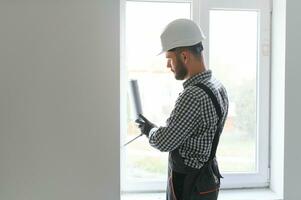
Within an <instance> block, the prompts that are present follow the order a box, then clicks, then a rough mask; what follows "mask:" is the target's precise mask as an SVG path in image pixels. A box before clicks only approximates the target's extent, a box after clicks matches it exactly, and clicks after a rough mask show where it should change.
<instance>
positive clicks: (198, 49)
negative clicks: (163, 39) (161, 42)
mask: <svg viewBox="0 0 301 200" xmlns="http://www.w3.org/2000/svg"><path fill="white" fill-rule="evenodd" d="M203 49H204V48H203V44H202V42H199V43H197V44H195V45H192V46H187V47H176V48H173V49H171V50H169V51H172V52H176V53H180V52H182V51H184V50H188V51H190V52H191V53H192V54H193V55H194V56H196V57H201V55H202V51H203Z"/></svg>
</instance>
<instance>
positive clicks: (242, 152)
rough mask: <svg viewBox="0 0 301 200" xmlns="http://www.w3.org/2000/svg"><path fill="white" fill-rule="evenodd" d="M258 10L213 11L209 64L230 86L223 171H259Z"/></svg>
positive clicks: (222, 141) (221, 149)
mask: <svg viewBox="0 0 301 200" xmlns="http://www.w3.org/2000/svg"><path fill="white" fill-rule="evenodd" d="M257 20H258V13H257V12H256V11H227V10H211V11H210V39H209V63H210V68H211V69H213V71H214V73H215V75H216V76H217V78H218V79H220V80H221V81H222V82H223V83H224V84H225V86H226V88H227V91H228V95H229V102H230V103H229V114H228V119H227V122H226V125H225V129H224V132H223V134H222V136H221V139H220V145H219V149H218V153H217V156H218V159H219V162H220V166H221V170H222V171H223V172H254V171H256V170H257V169H256V142H257V141H256V138H257V134H256V127H257V126H256V115H257V110H256V83H257V81H256V80H257V78H256V73H257V63H258V57H257V48H258V45H257V43H258V28H257V27H258V21H257Z"/></svg>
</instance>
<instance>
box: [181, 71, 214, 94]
mask: <svg viewBox="0 0 301 200" xmlns="http://www.w3.org/2000/svg"><path fill="white" fill-rule="evenodd" d="M211 76H212V72H211V70H210V69H208V70H205V71H203V72H201V73H198V74H196V75H194V76H192V77H190V78H189V79H187V80H186V81H185V82H184V83H183V87H184V89H185V88H186V87H188V86H191V85H195V84H197V83H200V82H204V81H206V80H209V79H211Z"/></svg>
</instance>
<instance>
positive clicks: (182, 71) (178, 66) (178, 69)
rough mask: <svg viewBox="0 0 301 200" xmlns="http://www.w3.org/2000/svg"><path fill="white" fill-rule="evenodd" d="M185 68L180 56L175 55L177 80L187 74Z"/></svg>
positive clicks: (182, 78)
mask: <svg viewBox="0 0 301 200" xmlns="http://www.w3.org/2000/svg"><path fill="white" fill-rule="evenodd" d="M187 73H188V72H187V69H186V67H185V64H184V63H183V61H182V60H181V59H180V56H179V55H177V62H176V67H175V78H176V79H177V80H184V78H185V77H186V76H187Z"/></svg>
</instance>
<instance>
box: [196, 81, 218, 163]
mask: <svg viewBox="0 0 301 200" xmlns="http://www.w3.org/2000/svg"><path fill="white" fill-rule="evenodd" d="M195 86H197V87H199V88H200V89H202V90H203V91H204V92H206V94H207V95H208V96H209V97H210V99H211V101H212V103H213V105H214V107H215V110H216V113H217V116H218V124H217V129H216V132H215V134H214V138H213V144H212V147H211V152H210V157H209V160H208V161H207V162H209V161H211V160H213V159H214V158H215V154H216V149H217V146H218V142H219V137H220V134H221V132H222V130H223V123H222V121H223V120H222V119H223V115H222V109H221V106H220V104H219V103H218V100H217V98H216V96H215V95H214V93H213V92H212V90H211V89H210V88H209V87H208V86H206V85H204V84H202V83H198V84H196V85H195Z"/></svg>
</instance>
